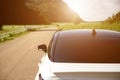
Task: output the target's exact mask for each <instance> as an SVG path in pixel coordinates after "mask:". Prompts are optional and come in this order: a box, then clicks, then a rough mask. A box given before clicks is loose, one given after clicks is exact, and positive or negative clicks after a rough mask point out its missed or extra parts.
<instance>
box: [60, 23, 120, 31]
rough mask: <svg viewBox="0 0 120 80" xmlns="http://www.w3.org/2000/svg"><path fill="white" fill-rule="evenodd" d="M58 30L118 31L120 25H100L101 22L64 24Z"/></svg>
mask: <svg viewBox="0 0 120 80" xmlns="http://www.w3.org/2000/svg"><path fill="white" fill-rule="evenodd" d="M58 28H59V30H71V29H105V30H115V31H120V23H113V24H108V23H101V22H84V23H80V24H77V25H74V24H66V25H61V26H59V27H58Z"/></svg>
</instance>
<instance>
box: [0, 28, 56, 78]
mask: <svg viewBox="0 0 120 80" xmlns="http://www.w3.org/2000/svg"><path fill="white" fill-rule="evenodd" d="M49 30H51V31H49ZM54 32H55V31H54V29H43V30H39V31H35V32H30V33H29V34H27V35H25V36H21V37H19V38H16V39H14V40H11V41H8V42H5V43H2V44H0V80H34V78H35V75H36V73H37V70H38V62H39V61H40V58H41V57H42V55H43V54H44V53H43V52H42V51H41V52H39V51H37V46H38V45H39V44H43V43H45V44H47V45H48V44H49V41H50V39H51V38H52V36H53V34H54Z"/></svg>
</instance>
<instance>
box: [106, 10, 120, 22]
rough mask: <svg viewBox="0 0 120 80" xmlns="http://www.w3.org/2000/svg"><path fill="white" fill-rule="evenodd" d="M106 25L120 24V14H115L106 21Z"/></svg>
mask: <svg viewBox="0 0 120 80" xmlns="http://www.w3.org/2000/svg"><path fill="white" fill-rule="evenodd" d="M104 22H105V23H111V24H112V23H120V12H118V13H117V14H113V15H112V16H111V17H108V18H107V19H106V20H105V21H104Z"/></svg>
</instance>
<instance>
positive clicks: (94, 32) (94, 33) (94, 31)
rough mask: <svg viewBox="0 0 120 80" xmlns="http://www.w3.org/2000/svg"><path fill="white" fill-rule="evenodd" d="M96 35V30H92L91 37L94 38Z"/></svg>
mask: <svg viewBox="0 0 120 80" xmlns="http://www.w3.org/2000/svg"><path fill="white" fill-rule="evenodd" d="M96 34H97V33H96V30H95V29H93V30H92V36H93V37H95V36H96Z"/></svg>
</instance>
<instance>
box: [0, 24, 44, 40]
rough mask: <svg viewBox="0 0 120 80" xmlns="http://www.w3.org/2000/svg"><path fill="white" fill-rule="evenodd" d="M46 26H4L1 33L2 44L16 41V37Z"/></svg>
mask: <svg viewBox="0 0 120 80" xmlns="http://www.w3.org/2000/svg"><path fill="white" fill-rule="evenodd" d="M42 27H44V26H39V25H37V26H36V25H26V26H23V25H19V26H17V25H4V26H3V28H2V31H0V42H4V41H6V40H11V39H14V38H15V37H16V36H18V35H21V34H24V33H25V32H27V31H35V30H37V29H40V28H42Z"/></svg>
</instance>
